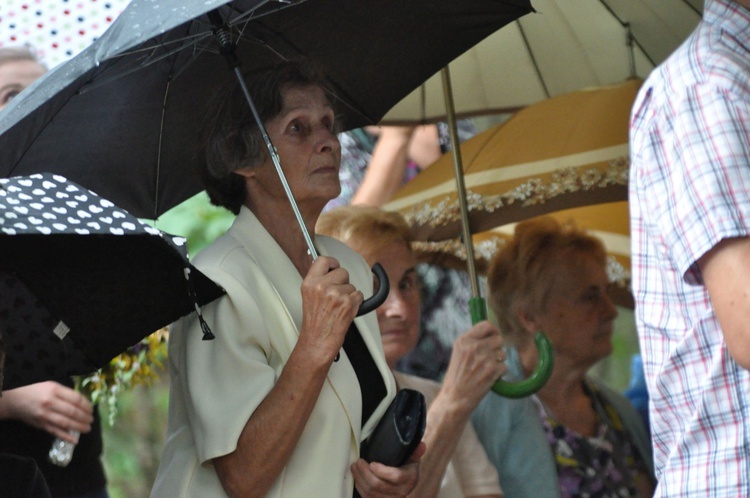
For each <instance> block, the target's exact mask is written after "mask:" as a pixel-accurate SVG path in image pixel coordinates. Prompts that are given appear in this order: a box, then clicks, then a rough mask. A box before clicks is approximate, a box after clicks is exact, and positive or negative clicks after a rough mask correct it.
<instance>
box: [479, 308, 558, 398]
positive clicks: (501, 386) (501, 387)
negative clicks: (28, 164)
mask: <svg viewBox="0 0 750 498" xmlns="http://www.w3.org/2000/svg"><path fill="white" fill-rule="evenodd" d="M469 309H470V311H471V321H472V323H473V324H477V323H479V322H481V321H482V320H486V319H487V307H486V305H485V303H484V299H482V298H480V297H474V298H471V300H470V301H469ZM534 344H536V349H537V353H538V354H539V363H538V364H537V366H536V369H535V370H534V372H533V373H532V374H531V375H530V376H529V378H528V379H525V380H522V381H520V382H507V381H504V380H502V379H498V380H497V382H495V383H494V384H493V385H492V391H493V392H495V393H496V394H499V395H500V396H503V397H505V398H513V399H517V398H525V397H526V396H531V395H532V394H534V393H535V392H537V391H538V390H539V389H541V388H542V386H544V384H546V383H547V381H548V380H549V377H550V375H552V366H553V365H554V354H553V353H552V344H551V343H550V342H549V339H547V336H546V335H544V334H543V333H542V332H537V333H536V335H535V336H534Z"/></svg>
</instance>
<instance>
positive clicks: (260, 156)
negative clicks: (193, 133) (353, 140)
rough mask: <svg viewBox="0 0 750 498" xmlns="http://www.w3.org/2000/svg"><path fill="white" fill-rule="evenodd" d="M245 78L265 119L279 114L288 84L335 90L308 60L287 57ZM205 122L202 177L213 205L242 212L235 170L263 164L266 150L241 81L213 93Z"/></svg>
mask: <svg viewBox="0 0 750 498" xmlns="http://www.w3.org/2000/svg"><path fill="white" fill-rule="evenodd" d="M243 76H244V77H245V82H246V84H247V87H248V91H249V92H250V96H251V98H252V100H253V103H254V104H255V108H256V110H257V111H258V115H259V116H260V119H261V121H262V122H263V123H267V122H268V121H269V120H270V119H273V118H274V117H276V116H278V115H279V113H280V112H281V110H282V108H283V105H284V102H283V96H282V93H281V92H282V90H284V89H285V88H287V87H289V86H310V85H312V86H318V87H320V88H322V89H323V91H324V92H326V94H330V93H331V92H330V90H329V89H328V87H327V86H326V84H325V80H324V78H323V75H322V73H321V72H319V71H318V70H317V69H316V68H315V67H313V66H312V65H311V64H310V63H308V62H306V61H299V60H295V61H284V62H281V63H279V64H276V65H274V66H270V67H267V68H264V69H260V70H255V71H252V72H249V73H246V74H244V75H243ZM334 100H335V99H333V98H329V101H330V102H331V103H332V104H333V102H334ZM204 123H205V124H204V127H203V150H204V157H205V161H204V162H203V163H202V164H201V168H200V171H199V173H200V177H201V180H202V181H203V185H204V187H205V188H206V192H207V193H208V196H209V198H210V199H211V203H212V204H215V205H216V206H222V207H225V208H226V209H228V210H230V211H231V212H233V213H234V214H238V213H239V212H240V208H241V207H242V204H243V203H244V202H245V197H246V195H247V192H246V189H245V179H244V177H242V176H240V175H238V174H235V173H234V171H236V170H237V169H239V168H244V167H257V166H259V165H261V164H262V163H263V160H264V159H265V157H266V154H267V153H268V151H267V148H266V145H265V142H264V141H263V136H262V134H261V132H260V128H259V127H258V125H257V123H256V122H255V118H254V116H253V113H252V111H251V109H250V106H249V104H248V103H247V101H246V99H245V95H244V93H243V91H242V88H241V87H240V85H239V82H237V81H236V80H234V79H233V80H232V82H231V83H230V84H228V85H225V86H224V87H223V89H222V90H220V91H219V92H217V93H216V94H214V97H212V99H211V100H210V101H209V107H208V112H207V114H206V119H205V121H204Z"/></svg>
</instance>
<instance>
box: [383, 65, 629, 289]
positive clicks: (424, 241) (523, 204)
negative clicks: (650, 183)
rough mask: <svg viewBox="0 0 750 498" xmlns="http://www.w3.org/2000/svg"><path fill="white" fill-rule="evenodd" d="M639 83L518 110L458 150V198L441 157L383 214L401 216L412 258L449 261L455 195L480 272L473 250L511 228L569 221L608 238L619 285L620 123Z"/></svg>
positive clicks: (456, 227) (622, 252)
mask: <svg viewBox="0 0 750 498" xmlns="http://www.w3.org/2000/svg"><path fill="white" fill-rule="evenodd" d="M641 83H642V81H641V80H637V79H634V80H629V81H626V82H625V83H622V84H619V85H612V86H606V87H597V88H592V89H587V90H582V91H578V92H573V93H569V94H565V95H562V96H559V97H555V98H552V99H547V100H544V101H542V102H539V103H537V104H533V105H531V106H529V107H526V108H524V109H523V110H521V111H519V112H518V113H516V114H515V115H513V117H511V118H510V119H509V120H508V121H506V122H505V123H503V124H501V125H498V126H495V127H493V128H490V129H488V130H487V131H485V132H483V133H480V134H479V135H477V136H475V137H474V138H472V139H470V140H467V141H466V142H464V143H463V144H461V157H462V161H463V171H464V182H463V183H464V184H465V188H466V191H465V192H463V193H459V192H457V188H456V179H455V173H454V170H453V158H452V156H451V155H450V153H449V154H446V155H445V156H443V157H442V158H441V159H439V160H438V161H437V162H435V163H434V164H433V165H431V166H430V167H429V168H427V169H426V170H425V171H424V172H422V173H421V174H420V175H419V176H417V177H416V178H415V179H414V180H412V181H411V182H409V183H408V184H406V185H405V186H404V187H403V188H402V189H401V190H400V191H399V192H398V193H397V195H396V196H395V197H394V198H393V199H392V200H391V202H389V203H388V204H387V205H386V206H385V208H386V209H389V210H396V211H400V212H401V213H402V214H404V216H405V217H406V218H407V220H408V221H409V222H410V224H411V225H412V228H413V232H414V235H415V238H416V239H417V241H419V242H420V243H421V244H418V245H421V247H418V248H417V249H418V250H419V251H421V252H425V251H429V252H433V253H440V254H442V255H445V256H442V257H447V258H449V259H450V257H454V256H458V255H460V252H461V251H460V250H457V248H458V247H460V245H461V244H460V242H459V238H460V236H461V232H462V221H461V218H462V216H461V212H460V202H459V195H464V196H465V201H466V207H467V213H466V214H467V218H468V224H469V229H470V232H471V233H472V234H482V235H474V236H473V237H474V238H476V239H477V246H478V247H479V251H478V252H479V253H480V256H477V255H475V260H479V266H480V268H481V260H482V259H483V258H486V257H487V254H488V253H487V251H486V250H483V248H482V247H483V246H482V244H483V243H484V244H485V246H486V245H487V242H486V240H487V239H491V240H492V239H494V241H495V242H493V243H495V244H497V243H501V242H502V239H503V238H504V237H507V236H508V235H509V233H510V231H511V230H512V227H511V224H513V223H516V222H518V221H521V220H524V219H528V218H532V217H535V216H539V215H542V214H548V213H555V214H554V216H556V217H560V218H566V217H573V218H575V219H576V220H577V221H578V223H579V224H580V225H581V226H584V227H585V228H589V229H591V230H595V231H598V233H597V232H595V234H597V235H599V234H605V235H606V234H611V237H609V236H607V237H603V239H604V240H605V243H607V240H608V238H609V240H610V241H611V242H610V243H609V244H608V245H607V247H608V250H609V251H610V254H611V255H612V258H613V259H612V261H614V262H619V263H618V264H619V265H620V266H621V267H622V272H620V273H621V275H623V278H621V279H620V281H621V282H627V280H628V278H627V275H629V257H628V249H629V242H628V240H627V236H628V233H629V232H628V230H629V227H628V225H627V223H628V216H627V203H626V202H625V201H626V200H627V178H628V164H629V161H628V119H629V115H630V109H631V107H632V105H633V101H634V100H635V96H636V93H637V91H638V89H639V88H640V85H641ZM573 208H581V209H578V210H573ZM566 210H571V211H566ZM495 229H497V230H495ZM489 231H492V232H489ZM484 232H486V233H484ZM503 234H505V235H503ZM483 240H484V241H485V242H482V241H483ZM615 241H617V243H616V244H615ZM615 245H617V247H618V248H617V249H616V250H615V249H614V246H615ZM449 247H450V248H453V249H452V250H448V249H447V248H449ZM472 252H473V251H472ZM482 255H484V256H482ZM464 257H465V256H464ZM485 261H486V259H485ZM615 266H616V265H615ZM623 285H625V284H623ZM626 301H627V299H624V300H623V301H622V302H623V303H624V304H627V303H626Z"/></svg>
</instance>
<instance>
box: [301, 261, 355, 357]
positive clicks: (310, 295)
mask: <svg viewBox="0 0 750 498" xmlns="http://www.w3.org/2000/svg"><path fill="white" fill-rule="evenodd" d="M363 301H364V294H362V292H361V291H359V290H357V289H356V288H355V287H354V286H353V285H352V284H350V283H349V272H348V271H346V270H345V269H344V268H341V266H340V265H339V262H338V261H337V260H336V259H335V258H331V257H328V256H319V257H318V259H316V260H315V261H313V263H312V266H311V267H310V270H309V271H308V272H307V275H306V276H305V278H304V280H303V281H302V328H301V330H300V337H299V341H298V342H301V343H302V344H303V345H304V346H305V348H306V349H305V350H306V351H307V352H308V354H313V355H319V357H320V358H321V360H322V361H325V362H333V360H334V358H335V357H336V355H337V354H338V353H339V351H340V349H341V347H342V345H343V343H344V337H345V336H346V333H347V331H348V330H349V326H350V325H351V323H352V320H354V317H355V316H357V312H358V311H359V306H360V305H361V304H362V302H363Z"/></svg>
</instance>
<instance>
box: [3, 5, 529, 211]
mask: <svg viewBox="0 0 750 498" xmlns="http://www.w3.org/2000/svg"><path fill="white" fill-rule="evenodd" d="M217 9H218V13H219V14H220V18H221V19H222V20H223V21H224V22H225V23H226V24H227V25H228V26H229V27H230V31H231V34H232V41H233V42H234V43H236V45H237V49H236V53H237V55H238V57H239V59H240V64H241V67H242V68H243V70H249V69H252V68H256V67H262V66H266V65H268V64H270V63H273V62H276V61H279V60H283V59H291V58H298V57H305V58H307V59H309V60H312V61H313V62H315V63H316V64H318V65H319V66H321V68H322V69H323V70H324V72H325V73H326V74H327V77H328V80H329V83H330V86H331V87H332V88H333V89H334V91H335V92H336V94H337V98H338V99H340V103H341V106H340V107H341V108H342V110H343V116H342V120H343V124H344V128H345V129H351V128H356V127H360V126H363V125H367V124H374V123H376V122H377V121H379V119H380V118H381V117H382V116H383V115H384V114H385V113H386V112H387V111H388V110H389V109H390V107H391V106H393V105H394V104H396V103H397V102H398V101H399V100H400V99H401V98H403V97H404V96H406V95H407V94H408V93H410V92H411V91H412V90H413V89H414V88H416V87H417V86H418V85H419V84H421V83H422V82H423V81H424V80H426V79H427V78H428V77H429V76H431V75H432V74H434V73H436V72H437V71H438V70H439V69H440V68H442V67H443V66H445V65H446V64H447V63H448V62H449V61H451V60H453V59H454V58H456V57H457V56H459V55H460V54H461V53H463V52H464V51H466V50H467V49H468V48H470V47H471V46H473V45H475V44H476V43H478V42H479V41H480V40H482V39H483V38H485V37H487V36H488V35H489V34H491V33H492V32H494V31H496V30H498V29H500V28H501V27H503V26H504V25H506V24H507V23H509V22H511V21H513V20H515V19H517V18H518V17H520V16H522V15H524V14H526V13H528V12H530V11H531V10H532V8H531V5H530V3H529V0H462V1H461V2H456V1H455V0H409V1H404V0H378V1H365V0H307V1H302V2H277V1H262V0H244V1H240V0H236V1H231V2H227V1H226V0H172V1H167V0H159V1H156V0H133V2H132V3H131V4H130V5H129V7H128V8H127V9H126V10H125V11H124V12H123V13H122V15H121V16H120V17H119V18H118V19H117V21H116V22H115V23H114V24H113V25H112V26H111V27H110V29H109V30H108V31H107V32H106V33H105V34H104V35H103V36H102V37H101V38H100V39H99V40H97V41H96V42H95V43H94V44H93V45H91V46H90V47H89V48H88V49H87V50H85V51H84V52H82V53H81V54H80V55H79V56H77V57H75V58H74V59H72V60H71V61H69V62H68V63H66V64H63V65H62V66H59V67H57V68H55V70H53V71H50V72H49V73H48V74H47V75H45V76H44V77H43V78H42V79H40V80H39V81H37V82H36V83H35V84H34V85H32V87H30V88H29V90H28V91H27V92H25V94H23V95H22V96H21V97H19V98H17V99H15V101H14V103H13V104H11V105H10V106H9V107H8V108H6V109H5V110H4V112H3V113H2V114H0V175H2V176H12V175H29V174H32V173H37V172H41V171H49V172H54V173H58V174H61V175H64V176H66V177H68V178H69V179H71V180H73V181H76V182H79V183H80V184H81V185H84V186H86V187H88V188H91V189H92V190H95V191H96V192H98V193H100V194H101V195H102V196H104V197H105V198H108V199H111V200H113V201H114V202H116V203H117V204H118V205H120V206H122V207H123V208H125V209H127V210H128V211H130V212H131V213H133V214H134V215H136V216H139V217H141V218H152V219H155V218H157V217H158V216H159V215H160V214H161V213H163V212H164V211H166V210H167V209H169V208H171V207H173V206H175V205H176V204H178V203H179V202H181V201H183V200H185V199H186V198H188V197H190V196H191V195H193V194H195V193H197V192H199V191H200V190H201V187H200V185H199V182H198V180H197V177H196V175H195V173H194V171H195V169H196V168H195V167H196V164H197V163H198V161H199V157H198V152H197V151H198V145H197V143H198V136H199V130H200V125H201V121H202V117H203V112H204V109H203V103H204V102H205V101H206V100H207V97H208V96H209V95H211V93H213V92H214V91H215V90H216V88H218V87H219V86H220V85H222V84H223V83H224V82H226V81H228V80H230V79H232V78H234V77H235V76H234V74H233V72H232V71H231V70H230V69H229V67H228V64H227V62H226V60H225V58H224V57H223V56H222V55H221V54H220V53H219V50H218V43H217V40H216V36H215V35H214V34H213V30H214V25H212V21H211V20H210V19H209V15H208V13H209V12H212V11H216V10H217Z"/></svg>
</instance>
